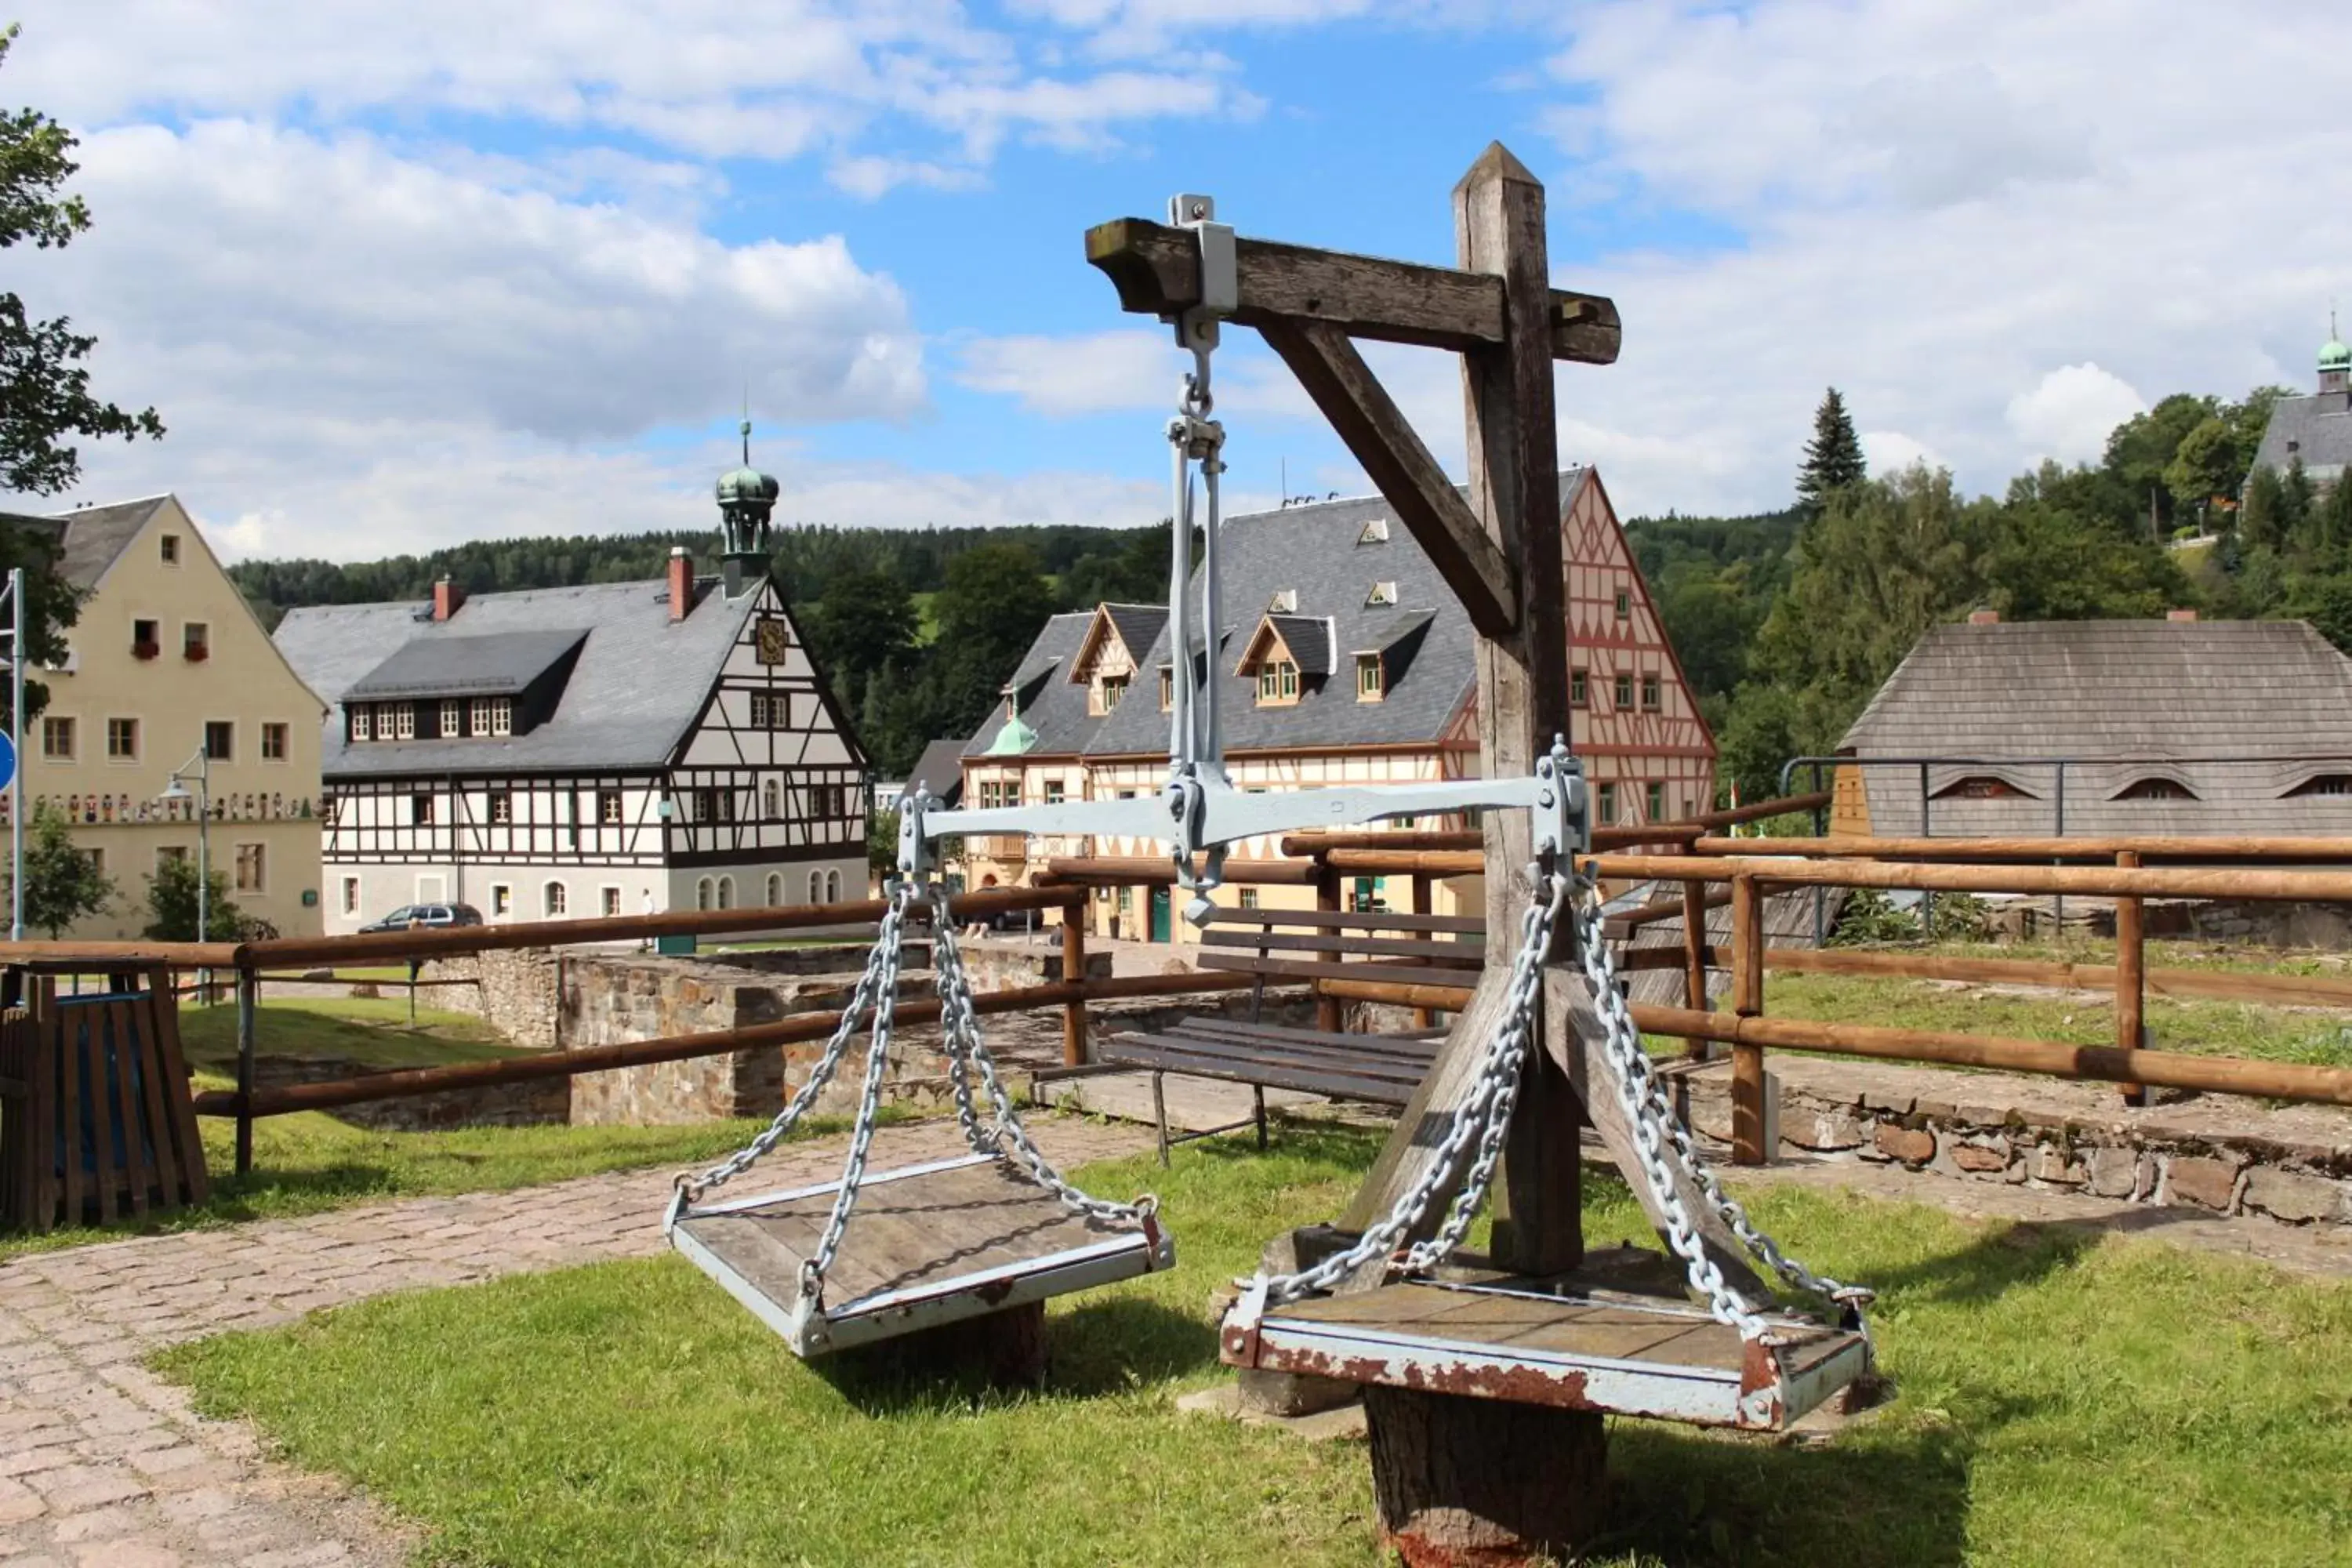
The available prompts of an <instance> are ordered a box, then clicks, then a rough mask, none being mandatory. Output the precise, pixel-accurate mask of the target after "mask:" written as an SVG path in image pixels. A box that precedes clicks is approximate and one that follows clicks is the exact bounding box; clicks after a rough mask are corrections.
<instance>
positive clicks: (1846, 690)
mask: <svg viewBox="0 0 2352 1568" xmlns="http://www.w3.org/2000/svg"><path fill="white" fill-rule="evenodd" d="M2281 395H2284V392H2283V389H2280V388H2276V387H2264V388H2258V389H2256V390H2255V391H2253V392H2252V393H2250V394H2248V395H2247V396H2246V397H2244V398H2243V399H2241V400H2239V401H2237V402H2234V403H2231V402H2225V401H2222V400H2221V399H2218V398H2213V397H2202V396H2194V395H2188V394H2179V395H2174V396H2170V397H2167V398H2165V399H2164V400H2163V401H2162V402H2160V403H2158V404H2157V405H2156V406H2155V407H2153V408H2151V409H2149V410H2148V411H2147V412H2146V413H2144V414H2140V415H2137V416H2134V417H2133V418H2131V419H2129V420H2127V421H2126V422H2125V423H2124V424H2122V425H2119V426H2116V428H2115V430H2114V432H2113V433H2112V434H2111V435H2110V436H2109V437H2108V439H2107V443H2106V448H2105V452H2104V453H2103V454H2102V456H2101V458H2100V460H2099V461H2098V462H2096V463H2088V464H2078V465H2076V466H2074V467H2072V468H2066V467H2062V466H2060V465H2058V464H2056V463H2044V464H2042V466H2041V467H2039V468H2036V469H2034V470H2033V471H2032V472H2030V473H2024V474H2020V475H2018V476H2017V477H2016V478H2014V479H2011V481H2010V482H2009V484H2008V486H2007V487H2006V489H2005V490H2004V492H2003V493H2002V494H2000V495H1999V496H1978V497H1969V496H1966V495H1963V494H1962V493H1960V491H1959V490H1958V489H1957V487H1956V486H1955V485H1954V484H1953V482H1952V478H1951V476H1950V475H1949V474H1948V473H1947V472H1944V471H1941V470H1937V469H1929V468H1910V469H1906V470H1903V471H1900V472H1896V473H1892V474H1887V475H1882V476H1880V477H1878V478H1875V479H1874V478H1871V477H1869V476H1868V474H1867V473H1866V472H1865V468H1864V461H1863V454H1862V446H1861V442H1860V440H1859V439H1858V438H1857V437H1856V435H1855V431H1854V425H1853V417H1852V416H1851V414H1850V412H1849V411H1848V409H1847V408H1846V406H1845V405H1844V401H1843V398H1842V397H1841V396H1840V395H1838V394H1837V392H1836V391H1834V390H1832V391H1831V392H1830V393H1829V395H1827V396H1825V397H1824V398H1823V400H1822V406H1821V408H1820V410H1819V412H1818V413H1817V415H1816V417H1815V425H1814V430H1813V434H1812V437H1811V440H1810V441H1809V442H1807V443H1805V444H1804V446H1803V447H1802V450H1801V452H1792V454H1791V455H1792V458H1794V459H1795V462H1794V464H1793V468H1794V476H1793V477H1794V483H1793V485H1792V489H1791V504H1790V506H1789V507H1788V508H1787V509H1786V510H1782V511H1778V512H1773V513H1768V514H1763V515H1759V516H1753V517H1731V518H1719V517H1684V516H1679V515H1675V514H1669V515H1667V516H1664V517H1640V518H1635V519H1633V520H1632V521H1629V522H1628V523H1627V525H1626V531H1627V535H1628V537H1629V538H1630V539H1631V541H1632V542H1633V551H1634V554H1635V557H1636V559H1637V560H1638V561H1639V563H1640V564H1641V567H1642V570H1643V574H1644V576H1646V577H1647V579H1648V580H1649V583H1650V585H1651V590H1652V592H1653V593H1654V595H1655V596H1656V599H1657V603H1658V606H1659V610H1660V613H1661V615H1662V616H1663V617H1664V621H1665V624H1666V628H1667V630H1668V632H1669V634H1670V635H1671V636H1672V637H1674V639H1675V647H1676V648H1677V650H1678V651H1679V653H1680V655H1681V658H1682V661H1683V667H1684V669H1685V673H1686V674H1687V675H1688V676H1689V678H1690V680H1691V683H1692V685H1693V687H1694V688H1695V689H1696V693H1697V695H1698V698H1699V701H1700V703H1701V706H1702V708H1703V710H1705V712H1706V717H1707V719H1708V721H1709V722H1710V723H1711V724H1712V725H1713V726H1714V729H1715V731H1716V735H1717V740H1718V742H1720V743H1721V746H1722V748H1723V767H1722V770H1721V774H1722V779H1723V783H1724V784H1725V785H1726V786H1729V785H1731V784H1735V783H1736V784H1737V785H1738V789H1739V791H1740V794H1741V795H1742V797H1743V798H1746V799H1750V800H1753V799H1758V798H1761V797H1762V796H1764V795H1769V794H1771V793H1772V792H1773V791H1774V790H1775V788H1776V787H1777V785H1778V782H1779V773H1780V764H1781V763H1782V762H1783V761H1784V760H1785V759H1787V758H1789V757H1791V756H1798V755H1804V754H1808V753H1817V752H1826V751H1829V750H1832V749H1833V748H1834V747H1835V745H1836V743H1837V741H1838V739H1839V738H1840V736H1842V735H1843V733H1844V731H1845V728H1846V726H1847V725H1848V724H1850V723H1851V722H1852V721H1853V717H1854V715H1855V714H1857V713H1858V712H1860V711H1861V709H1862V706H1863V704H1864V702H1865V701H1867V700H1869V697H1870V694H1871V692H1872V691H1874V689H1876V688H1877V686H1878V684H1879V683H1880V682H1881V681H1883V680H1884V679H1885V678H1886V676H1887V675H1888V674H1889V673H1890V672H1891V671H1892V670H1893V669H1894V668H1895V664H1896V663H1897V662H1898V661H1899V660H1900V659H1901V658H1902V657H1903V655H1904V654H1905V652H1906V651H1907V650H1908V649H1909V648H1910V647H1911V645H1912V643H1913V642H1915V641H1916V639H1917V638H1918V637H1919V634H1920V633H1921V632H1923V631H1925V630H1926V629H1927V627H1928V626H1933V625H1935V624H1937V623H1938V622H1941V621H1948V620H1956V619H1958V618H1960V617H1961V616H1965V615H1967V614H1968V612H1969V611H1970V610H1972V609H1977V608H1980V607H1981V608H1988V609H1993V610H1998V611H1999V612H2000V614H2001V615H2002V616H2003V617H2004V618H2006V619H2011V620H2069V619H2082V618H2086V617H2102V616H2121V617H2134V618H2136V617H2146V616H2159V615H2162V614H2163V613H2164V612H2165V611H2166V610H2167V609H2169V608H2173V607H2176V606H2183V605H2189V606H2195V607H2197V608H2198V609H2200V611H2201V612H2202V613H2204V614H2206V615H2208V616H2224V617H2254V618H2260V617H2268V616H2295V617H2300V618H2304V619H2307V620H2309V621H2311V622H2312V623H2313V624H2314V625H2315V626H2317V627H2318V628H2319V630H2320V631H2321V633H2322V634H2324V635H2325V636H2326V637H2328V638H2329V639H2330V640H2331V641H2333V642H2334V643H2335V644H2336V646H2337V647H2344V648H2347V649H2352V485H2338V486H2336V487H2334V488H2332V489H2326V490H2322V489H2319V488H2318V487H2316V486H2315V485H2314V484H2312V483H2311V482H2310V480H2309V479H2308V478H2307V476H2305V474H2304V473H2303V472H2302V470H2301V468H2299V467H2297V468H2291V469H2289V470H2288V471H2287V472H2285V473H2284V474H2273V473H2271V472H2269V471H2267V470H2266V471H2264V472H2263V473H2261V474H2256V475H2254V476H2253V479H2252V483H2251V484H2248V483H2247V482H2246V481H2247V477H2248V473H2249V470H2250V468H2251V467H2252V461H2253V454H2254V450H2255V448H2256V447H2257V446H2258V445H2259V444H2260V441H2261V438H2262V432H2263V424H2264V422H2265V421H2266V420H2267V418H2268V416H2269V412H2270V406H2271V404H2272V402H2273V400H2274V399H2276V398H2277V397H2279V396H2281ZM2241 492H2243V494H2244V497H2245V504H2244V507H2243V510H2240V508H2239V505H2238V500H2237V498H2238V497H2239V496H2240V494H2241ZM712 542H713V531H709V530H704V531H690V532H678V533H645V534H634V535H620V536H610V537H600V538H572V539H556V538H547V539H509V540H483V541H477V542H470V543H467V544H462V545H457V546H454V547H452V548H450V549H448V550H444V551H436V552H433V553H431V554H428V555H415V556H400V557H395V558H394V559H391V560H386V561H377V562H368V563H356V564H337V563H329V562H324V561H251V562H245V563H239V564H238V565H236V566H234V567H232V568H230V574H231V575H232V576H233V577H234V578H236V582H237V584H238V586H239V587H240V588H242V589H243V590H244V591H245V594H246V595H247V598H248V599H250V600H251V601H252V602H253V604H254V605H255V607H256V609H257V611H259V612H260V613H261V615H262V616H263V618H264V620H265V621H266V622H268V624H272V625H274V624H275V622H276V619H277V617H278V616H279V615H281V614H283V613H284V611H285V610H286V609H288V608H289V607H291V606H293V605H310V604H346V603H362V602H367V601H373V600H380V599H401V598H406V599H422V598H425V597H426V596H428V595H430V593H431V591H432V584H433V583H434V582H435V581H436V579H438V578H440V577H443V576H447V577H450V578H452V579H453V580H455V581H456V582H457V583H458V584H460V585H461V586H463V587H464V588H465V589H466V590H467V592H468V593H490V592H496V591H499V590H506V589H516V588H529V587H544V586H552V585H556V584H566V583H582V582H621V581H628V580H631V579H636V578H649V577H656V576H658V575H659V574H661V571H662V562H663V560H664V558H666V557H667V555H668V553H669V550H670V547H671V546H672V545H673V544H683V545H685V546H687V547H688V549H690V550H693V551H696V552H698V553H705V552H708V551H709V549H710V547H711V544H712ZM1167 560H1168V525H1167V523H1166V522H1164V521H1163V522H1161V523H1160V525H1159V526H1158V527H1156V528H1146V529H1136V530H1115V529H1102V528H1080V527H1069V526H1053V527H1046V526H1032V527H1020V528H1002V529H980V528H929V529H881V528H846V527H834V526H814V527H806V528H797V529H791V530H780V531H778V535H777V545H776V558H775V571H776V574H777V577H778V580H779V582H780V583H781V584H782V587H783V589H784V591H785V593H786V595H788V596H789V597H790V598H791V599H792V601H793V605H795V607H796V609H797V612H798V616H799V619H800V622H801V625H802V628H803V634H804V635H805V636H806V637H807V638H808V641H809V644H810V647H811V648H812V650H813V651H814V653H815V655H816V657H817V659H818V661H819V664H820V665H821V667H822V668H824V671H825V674H826V677H827V679H829V680H830V681H831V683H832V685H833V688H834V690H835V694H836V695H837V696H838V697H839V698H840V700H841V701H842V703H843V705H844V707H845V710H846V711H847V712H848V713H849V715H850V717H851V719H852V721H853V722H855V723H856V726H857V730H858V733H859V736H860V738H861V739H862V740H863V741H864V742H865V744H866V749H867V751H868V752H869V754H870V755H871V756H872V757H873V758H874V762H875V765H876V766H877V768H878V769H879V770H880V771H881V772H882V773H885V774H898V773H903V772H904V771H905V770H906V769H908V768H909V767H910V766H911V765H912V764H913V763H914V760H915V757H916V755H917V754H918V753H919V752H920V751H921V750H922V748H923V746H924V744H925V743H926V742H929V741H930V740H931V739H933V738H935V737H939V736H947V735H968V734H970V733H971V731H973V730H974V729H975V728H976V727H977V726H978V725H979V723H980V721H981V720H982V718H983V717H984V716H985V714H986V713H987V711H988V709H989V707H990V705H991V704H992V702H994V701H995V700H996V697H997V693H998V689H999V688H1000V686H1001V684H1002V683H1003V679H1004V678H1005V677H1006V675H1008V674H1009V673H1010V672H1011V671H1012V670H1013V668H1014V666H1015V665H1016V664H1017V663H1018V662H1019V660H1020V658H1021V655H1022V654H1023V652H1024V651H1025V650H1026V649H1027V647H1028V646H1029V644H1030V642H1031V641H1032V640H1033V639H1034V637H1035V636H1036V634H1037V632H1038V630H1039V628H1040V627H1042V626H1044V625H1045V618H1046V617H1047V616H1050V615H1052V614H1054V613H1055V611H1058V610H1066V609H1076V608H1085V607H1087V606H1091V605H1095V604H1097V603H1099V602H1101V601H1102V600H1105V599H1125V600H1142V601H1148V602H1158V601H1159V600H1161V599H1163V598H1165V597H1166V595H1167Z"/></svg>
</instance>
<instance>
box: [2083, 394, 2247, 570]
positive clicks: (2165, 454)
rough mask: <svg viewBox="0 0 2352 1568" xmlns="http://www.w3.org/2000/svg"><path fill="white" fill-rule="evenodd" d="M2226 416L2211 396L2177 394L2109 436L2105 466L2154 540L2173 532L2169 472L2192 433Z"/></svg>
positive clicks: (2138, 415)
mask: <svg viewBox="0 0 2352 1568" xmlns="http://www.w3.org/2000/svg"><path fill="white" fill-rule="evenodd" d="M2219 413H2221V405H2220V404H2218V403H2216V402H2215V401H2214V400H2213V399H2212V398H2210V397H2192V396H2190V395H2189V394H2187V393H2185V392H2177V393H2175V394H2173V395H2171V396H2170V397H2168V398H2166V399H2164V400H2163V401H2162V402H2160V403H2158V405H2156V406H2155V407H2153V408H2151V409H2149V410H2148V411H2147V413H2145V414H2135V415H2133V416H2131V417H2130V418H2129V419H2126V420H2125V421H2124V422H2123V423H2122V424H2120V425H2118V426H2116V427H2115V429H2114V430H2112V431H2110V432H2109V433H2108V435H2107V450H2106V458H2105V464H2104V466H2105V468H2106V469H2107V471H2108V472H2109V473H2110V474H2112V475H2113V476H2114V477H2115V479H2116V481H2117V482H2118V483H2119V484H2120V485H2121V486H2122V487H2123V489H2124V491H2125V492H2126V494H2127V495H2128V496H2130V498H2131V505H2132V507H2133V508H2134V509H2135V510H2136V511H2137V514H2138V519H2139V526H2140V528H2141V529H2142V530H2143V531H2146V532H2147V536H2148V537H2149V538H2151V539H2158V540H2160V539H2162V538H2164V537H2165V536H2166V535H2167V533H2168V531H2170V529H2171V527H2172V510H2173V493H2172V490H2171V489H2170V487H2169V486H2168V485H2167V484H2166V482H2165V470H2166V469H2167V468H2170V467H2171V466H2172V460H2173V458H2176V457H2178V456H2179V452H2180V444H2181V442H2182V441H2184V440H2186V439H2187V438H2188V436H2189V432H2190V431H2191V430H2194V429H2196V428H2197V427H2198V426H2200V425H2202V424H2204V423H2205V421H2206V420H2208V419H2210V418H2211V417H2213V416H2215V415H2217V414H2219Z"/></svg>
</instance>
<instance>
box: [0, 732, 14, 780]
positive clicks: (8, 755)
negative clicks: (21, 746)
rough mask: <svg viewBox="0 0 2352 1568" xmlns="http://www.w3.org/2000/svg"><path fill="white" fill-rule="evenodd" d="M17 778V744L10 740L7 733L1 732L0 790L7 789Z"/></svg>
mask: <svg viewBox="0 0 2352 1568" xmlns="http://www.w3.org/2000/svg"><path fill="white" fill-rule="evenodd" d="M15 777H16V742H14V741H12V740H10V739H9V738H8V731H5V730H0V789H6V788H7V787H8V783H9V781H10V780H11V779H14V778H15Z"/></svg>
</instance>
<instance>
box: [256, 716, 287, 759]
mask: <svg viewBox="0 0 2352 1568" xmlns="http://www.w3.org/2000/svg"><path fill="white" fill-rule="evenodd" d="M261 760H262V761H263V762H265V763H282V762H284V761H285V760H286V726H285V725H283V724H278V723H269V724H264V725H263V726H262V727H261Z"/></svg>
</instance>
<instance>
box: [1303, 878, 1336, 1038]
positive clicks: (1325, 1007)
mask: <svg viewBox="0 0 2352 1568" xmlns="http://www.w3.org/2000/svg"><path fill="white" fill-rule="evenodd" d="M1315 907H1316V908H1317V909H1318V910H1330V911H1331V912H1332V913H1334V914H1336V913H1338V912H1339V872H1337V871H1335V870H1333V869H1332V868H1331V859H1330V857H1329V856H1328V854H1325V853H1322V852H1319V851H1318V853H1317V855H1316V857H1315ZM1307 988H1308V989H1309V990H1311V991H1313V992H1314V993H1315V1026H1316V1027H1317V1028H1318V1029H1320V1030H1322V1031H1323V1032H1324V1033H1325V1034H1327V1035H1336V1034H1338V1033H1339V1026H1340V1025H1341V1023H1342V1022H1344V1019H1343V1018H1342V1017H1341V1016H1340V1010H1339V998H1338V997H1337V996H1332V995H1328V994H1325V992H1324V990H1323V986H1322V984H1321V983H1320V982H1318V981H1313V980H1310V981H1308V982H1307Z"/></svg>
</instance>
